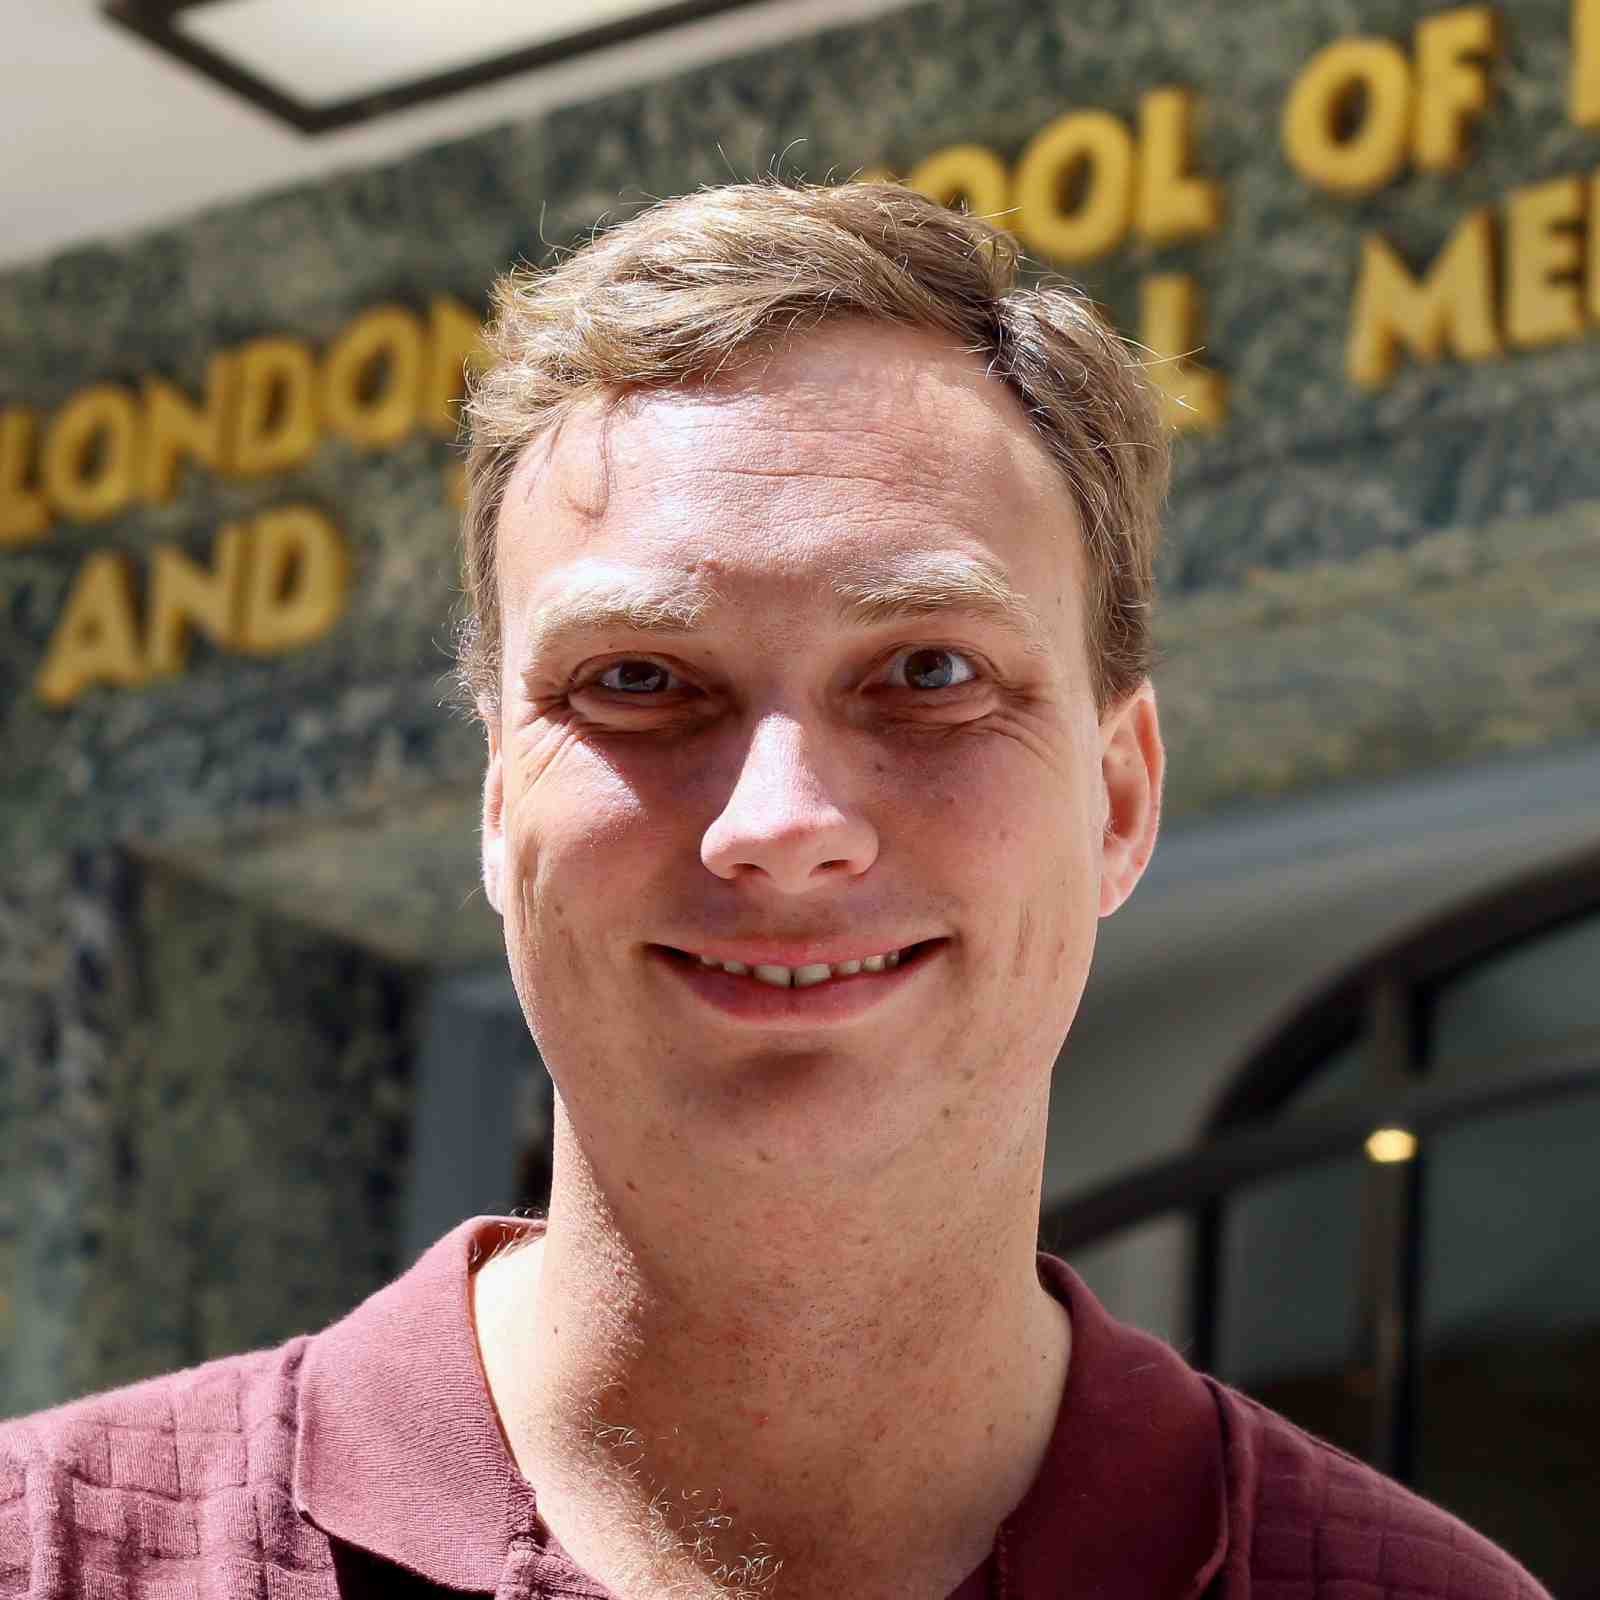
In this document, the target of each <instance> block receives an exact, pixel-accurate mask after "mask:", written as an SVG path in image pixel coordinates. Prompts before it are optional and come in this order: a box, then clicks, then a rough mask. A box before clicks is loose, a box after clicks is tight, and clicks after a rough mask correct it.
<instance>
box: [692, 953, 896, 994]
mask: <svg viewBox="0 0 1600 1600" xmlns="http://www.w3.org/2000/svg"><path fill="white" fill-rule="evenodd" d="M916 949H917V946H916V945H908V946H907V947H906V948H905V950H899V949H894V950H884V951H881V952H879V953H878V954H876V955H870V956H860V957H855V956H853V957H851V958H850V959H849V960H847V961H836V962H828V961H807V962H803V963H801V964H800V965H798V966H788V965H786V964H785V963H783V962H778V961H757V962H754V963H752V962H747V961H737V960H735V961H719V960H717V959H716V958H715V957H714V956H700V957H699V961H700V965H701V966H703V967H710V968H712V969H714V970H715V969H718V968H720V969H721V970H722V971H723V972H729V973H732V974H733V975H734V976H735V977H740V978H742V977H744V976H746V975H748V976H750V977H752V978H754V979H755V980H756V982H757V983H768V984H771V985H772V987H773V988H774V989H789V988H794V989H809V988H813V987H814V986H815V985H817V984H819V983H826V982H828V980H829V979H830V978H853V977H855V975H856V974H857V973H858V972H884V971H887V970H888V969H890V968H892V967H897V966H899V965H900V960H901V957H902V956H903V955H908V954H912V953H914V952H915V951H916ZM685 953H686V954H687V953H688V952H685Z"/></svg>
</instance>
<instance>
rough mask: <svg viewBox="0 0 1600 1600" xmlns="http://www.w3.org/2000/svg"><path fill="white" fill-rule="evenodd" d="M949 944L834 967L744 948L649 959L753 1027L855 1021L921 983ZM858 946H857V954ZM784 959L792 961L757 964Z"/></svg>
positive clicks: (916, 946) (663, 949)
mask: <svg viewBox="0 0 1600 1600" xmlns="http://www.w3.org/2000/svg"><path fill="white" fill-rule="evenodd" d="M947 943H948V941H947V940H946V939H944V938H936V939H923V940H919V941H916V942H914V943H911V944H908V945H899V946H891V947H890V948H888V949H880V950H878V951H875V952H873V953H871V954H867V955H842V954H837V946H836V947H835V951H829V952H826V953H827V954H833V955H836V959H833V960H826V961H822V960H794V959H793V957H795V956H815V955H818V954H822V953H824V952H822V951H820V950H818V949H816V948H815V947H813V948H812V949H804V948H801V947H797V946H795V945H791V946H790V947H789V948H788V949H786V950H772V949H771V948H759V947H746V948H745V949H744V950H743V952H742V953H741V954H740V955H733V954H729V953H727V951H726V949H716V950H713V951H711V952H698V951H694V950H686V949H682V948H679V947H676V946H672V945H652V946H651V947H650V949H651V953H652V954H653V955H654V956H655V957H656V959H657V960H658V961H660V963H661V964H662V965H663V966H664V967H666V968H668V969H670V970H671V971H672V972H673V973H674V974H676V975H677V976H678V977H679V978H680V979H681V980H682V981H683V982H685V983H686V984H687V985H688V987H689V988H690V989H692V990H694V991H695V992H696V993H697V994H699V995H700V996H701V998H702V999H704V1000H707V1001H709V1002H710V1003H711V1004H712V1005H714V1006H715V1007H716V1008H717V1009H718V1010H721V1011H724V1012H727V1013H729V1014H731V1015H735V1016H741V1017H747V1018H750V1019H753V1020H765V1021H782V1020H785V1019H788V1020H793V1021H796V1022H798V1021H802V1020H807V1021H810V1020H823V1019H825V1018H835V1017H836V1018H840V1019H842V1018H844V1017H846V1016H852V1015H855V1014H857V1013H859V1012H861V1011H864V1010H866V1009H868V1008H870V1007H872V1006H875V1005H876V1004H877V1003H878V1002H879V1001H880V1000H883V999H886V998H887V997H888V996H889V995H890V994H892V993H895V992H897V991H898V990H899V989H900V988H901V987H902V986H903V985H904V984H905V983H906V982H908V981H912V980H913V979H914V978H916V977H918V976H919V975H920V973H921V970H922V969H923V968H924V967H926V966H927V965H929V963H930V962H931V961H933V960H934V958H935V957H936V956H937V955H938V953H939V952H940V951H941V950H942V949H943V947H944V946H945V945H946V944H947ZM860 948H861V946H860V945H859V944H858V945H857V949H860ZM777 954H785V955H789V956H790V957H791V960H790V961H775V960H763V959H758V957H765V956H772V955H777Z"/></svg>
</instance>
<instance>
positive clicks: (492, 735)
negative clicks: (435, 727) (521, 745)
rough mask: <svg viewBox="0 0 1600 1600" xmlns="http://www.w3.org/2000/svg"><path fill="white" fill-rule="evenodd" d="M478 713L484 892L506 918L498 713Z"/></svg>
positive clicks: (490, 710)
mask: <svg viewBox="0 0 1600 1600" xmlns="http://www.w3.org/2000/svg"><path fill="white" fill-rule="evenodd" d="M478 714H479V716H480V717H482V719H483V726H484V729H485V731H486V732H487V734H488V736H489V765H488V769H487V771H485V773H484V775H483V892H484V895H485V896H486V897H487V898H488V901H489V904H490V905H492V906H493V907H494V909H495V911H496V912H498V913H499V914H500V915H501V916H504V915H505V911H504V909H503V903H502V900H501V891H502V887H503V885H504V882H505V864H506V830H505V795H506V790H505V767H504V765H503V764H502V762H501V759H500V714H499V712H498V711H497V710H496V709H495V708H494V707H493V706H488V705H480V706H479V707H478Z"/></svg>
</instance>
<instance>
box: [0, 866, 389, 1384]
mask: <svg viewBox="0 0 1600 1600" xmlns="http://www.w3.org/2000/svg"><path fill="white" fill-rule="evenodd" d="M20 881H21V882H22V884H23V887H24V888H25V890H26V893H27V896H28V898H27V900H26V902H24V900H23V896H22V894H21V893H19V892H18V890H17V884H18V882H19V880H18V879H17V878H13V879H12V881H11V883H10V884H9V885H8V892H7V893H6V895H5V907H4V909H5V912H6V913H7V918H6V922H5V924H4V928H3V933H4V936H5V942H4V948H5V949H6V950H7V952H8V953H22V954H23V959H24V962H25V963H26V966H25V970H23V971H20V972H19V971H17V970H16V969H15V968H12V969H10V970H8V971H7V972H6V974H5V979H6V983H5V987H4V988H0V1030H3V1031H0V1038H4V1039H5V1041H6V1048H5V1049H4V1050H3V1051H0V1174H3V1180H4V1181H3V1182H0V1415H6V1414H10V1413H12V1412H16V1411H22V1410H27V1409H32V1408H34V1407H37V1406H41V1405H45V1404H48V1403H50V1402H52V1401H54V1400H57V1399H62V1398H66V1397H68V1396H71V1395H74V1394H79V1393H83V1392H85V1391H87V1390H89V1389H92V1388H96V1387H100V1386H103V1385H106V1384H110V1383H115V1382H121V1381H126V1380H131V1379H133V1378H137V1377H142V1376H144V1375H146V1374H147V1373H150V1372H153V1371H160V1370H166V1369H169V1368H174V1367H179V1366H186V1365H189V1364H191V1363H193V1362H196V1361H201V1360H206V1359H208V1358H210V1357H212V1356H215V1355H221V1354H224V1353H226V1352H229V1351H234V1350H242V1349H248V1348H251V1347H252V1346H255V1345H260V1344H266V1343H270V1342H275V1341H276V1340H278V1339H281V1338H283V1337H286V1336H287V1335H288V1334H290V1333H292V1332H295V1331H299V1330H302V1329H313V1328H317V1327H320V1326H322V1325H323V1324H324V1323H326V1322H328V1321H331V1320H332V1319H333V1318H335V1317H336V1316H338V1315H339V1314H341V1313H342V1312H343V1311H344V1310H345V1309H347V1308H348V1307H349V1305H350V1304H351V1303H352V1301H353V1300H354V1299H358V1298H360V1297H361V1296H363V1295H365V1294H367V1293H368V1292H370V1291H371V1290H372V1289H374V1288H377V1287H378V1286H379V1285H380V1284H382V1283H383V1282H384V1281H386V1279H387V1278H388V1277H389V1276H390V1275H391V1274H392V1273H393V1272H394V1271H395V1270H396V1268H397V1267H398V1266H399V1265H401V1264H402V1263H400V1262H399V1261H398V1260H397V1252H396V1234H397V1220H398V1201H399V1195H398V1193H397V1182H398V1179H399V1176H400V1174H402V1173H403V1171H404V1167H405V1160H406V1155H407V1150H408V1141H409V1138H410V1109H411V1096H410V1055H411V1045H412V1024H413V1006H412V997H413V994H414V991H415V984H414V974H413V973H412V972H411V971H410V970H409V969H408V968H406V967H403V966H399V965H396V964H394V963H391V962H388V961H385V960H383V959H382V958H380V957H376V956H374V955H372V954H370V953H368V952H367V951H365V950H363V949H362V948H360V947H359V946H357V945H355V944H352V943H349V942H348V941H343V940H338V939H334V938H330V937H328V936H327V935H324V934H320V933H317V932H314V931H311V930H308V929H306V928H305V927H303V926H301V925H299V924H297V923H295V922H292V921H289V920H287V919H285V918H282V917H278V916H274V915H271V914H265V913H262V912H261V911H258V910H256V909H254V908H252V907H250V906H248V905H243V904H241V903H240V902H239V901H237V900H235V899H234V898H232V897H231V896H229V895H226V894H223V893H220V892H218V891H216V890H214V889H210V888H207V887H205V886H203V885H199V884H196V883H194V882H193V881H192V880H190V879H187V878H185V877H182V876H180V875H178V874H176V873H173V872H171V871H169V870H167V869H165V868H163V867H159V866H153V865H147V864H141V863H139V862H137V861H135V860H133V859H132V858H130V857H129V856H128V855H127V854H126V853H124V852H122V851H118V850H113V849H107V850H102V851H98V852H88V851H80V852H76V853H74V854H72V855H71V856H63V855H57V856H54V857H50V858H46V859H45V860H44V861H43V862H42V863H41V864H40V869H39V870H37V871H34V872H32V873H28V874H25V875H23V876H22V878H21V880H20ZM46 907H51V908H53V909H54V914H53V915H51V916H48V917H46V918H45V919H43V920H35V919H37V918H39V914H40V912H41V910H42V909H43V908H46ZM19 913H21V915H19ZM30 946H31V949H30Z"/></svg>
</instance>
